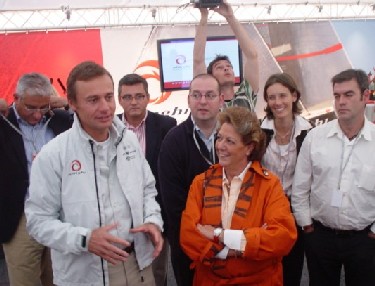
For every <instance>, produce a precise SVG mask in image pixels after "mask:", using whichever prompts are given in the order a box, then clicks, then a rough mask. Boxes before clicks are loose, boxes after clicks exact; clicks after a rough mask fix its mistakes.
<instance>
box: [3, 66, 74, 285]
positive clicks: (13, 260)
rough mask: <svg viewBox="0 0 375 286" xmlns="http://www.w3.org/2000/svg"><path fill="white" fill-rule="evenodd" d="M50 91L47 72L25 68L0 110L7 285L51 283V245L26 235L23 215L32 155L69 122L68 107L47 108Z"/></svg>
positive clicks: (36, 153) (68, 125)
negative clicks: (7, 103) (9, 102)
mask: <svg viewBox="0 0 375 286" xmlns="http://www.w3.org/2000/svg"><path fill="white" fill-rule="evenodd" d="M52 94H53V89H52V85H51V84H50V80H49V79H48V78H47V77H46V76H44V75H42V74H39V73H29V74H25V75H23V76H22V77H21V78H20V79H19V81H18V83H17V87H16V92H15V94H14V103H13V104H12V105H11V107H10V108H9V109H8V112H7V113H8V115H7V117H5V116H4V115H0V157H1V160H0V229H1V231H0V242H1V243H2V244H3V248H4V253H5V259H6V262H7V267H8V274H9V281H10V284H11V285H26V286H27V285H30V286H35V285H40V283H41V284H42V285H53V282H52V269H51V260H50V254H49V250H48V249H47V248H46V247H44V246H42V245H41V244H39V243H37V242H36V241H35V240H34V239H32V238H31V237H30V236H29V235H28V233H27V231H26V219H25V215H24V201H25V199H26V198H27V197H28V187H29V174H30V169H31V165H32V163H33V160H34V158H35V157H36V156H38V153H39V151H40V150H41V148H42V147H43V146H44V145H45V144H46V143H47V142H49V141H50V140H51V139H52V138H53V137H55V136H56V135H58V134H60V133H62V132H64V131H65V130H67V129H69V128H70V127H71V124H72V122H71V117H70V115H69V113H68V112H66V111H64V110H53V111H52V110H50V98H51V96H52ZM46 176H48V174H46Z"/></svg>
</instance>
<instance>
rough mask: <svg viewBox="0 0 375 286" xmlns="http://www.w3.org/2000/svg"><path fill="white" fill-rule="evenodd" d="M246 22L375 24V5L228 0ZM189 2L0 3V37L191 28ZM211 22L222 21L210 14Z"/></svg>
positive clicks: (194, 15)
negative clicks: (70, 31)
mask: <svg viewBox="0 0 375 286" xmlns="http://www.w3.org/2000/svg"><path fill="white" fill-rule="evenodd" d="M228 2H229V3H230V4H231V5H232V7H233V9H234V11H235V14H236V17H237V18H238V19H239V20H240V21H242V22H269V21H280V22H282V21H308V20H314V21H320V20H328V19H329V20H333V19H375V0H372V1H362V0H354V1H353V0H339V1H324V0H319V1H310V0H302V1H299V0H272V1H267V0H260V1H256V0H255V1H253V0H229V1H228ZM199 18H200V13H199V10H198V9H194V8H193V5H192V4H190V0H144V1H139V0H59V1H56V0H52V1H51V0H0V33H6V32H11V31H33V30H64V29H78V28H95V27H97V28H103V27H124V26H141V25H187V24H195V23H197V22H198V21H199ZM210 22H211V23H221V22H223V18H222V17H221V16H220V15H217V14H214V13H212V14H211V16H210Z"/></svg>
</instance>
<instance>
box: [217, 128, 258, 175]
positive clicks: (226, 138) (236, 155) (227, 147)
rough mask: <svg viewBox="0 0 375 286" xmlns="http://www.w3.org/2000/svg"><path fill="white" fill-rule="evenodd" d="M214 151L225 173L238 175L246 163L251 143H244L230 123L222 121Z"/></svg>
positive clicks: (251, 147)
mask: <svg viewBox="0 0 375 286" xmlns="http://www.w3.org/2000/svg"><path fill="white" fill-rule="evenodd" d="M215 146H216V153H217V156H218V158H219V163H220V165H222V166H223V167H224V169H225V170H226V172H227V173H230V174H234V175H239V174H240V173H241V172H242V171H243V169H244V168H245V167H246V165H247V164H248V156H249V155H250V154H251V152H252V150H253V145H252V144H249V145H245V144H244V143H243V141H242V138H241V135H240V134H239V133H238V132H237V131H236V130H235V129H234V127H233V125H232V124H229V123H224V124H223V125H222V126H221V128H220V129H219V131H218V134H217V139H216V144H215Z"/></svg>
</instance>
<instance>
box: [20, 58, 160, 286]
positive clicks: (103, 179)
mask: <svg viewBox="0 0 375 286" xmlns="http://www.w3.org/2000/svg"><path fill="white" fill-rule="evenodd" d="M67 94H68V101H69V105H70V107H71V108H72V110H73V111H75V118H74V119H75V120H74V124H73V127H72V128H71V129H70V130H68V131H67V132H65V133H63V134H61V136H58V137H56V138H55V139H54V140H53V141H51V142H50V144H48V145H46V146H45V148H43V149H42V151H41V152H40V153H39V155H38V157H37V158H36V160H35V161H34V164H33V167H32V171H31V183H30V190H29V192H30V197H29V199H28V200H27V201H26V207H25V213H26V217H27V228H28V231H29V233H30V235H31V236H33V237H34V238H35V239H36V240H37V241H39V242H40V243H41V244H44V245H47V246H48V247H50V248H51V249H52V262H53V272H54V283H55V284H56V285H154V283H155V282H154V277H153V274H152V269H151V267H150V265H151V262H152V260H153V258H155V257H156V256H157V255H158V254H159V253H160V250H161V249H162V245H163V239H162V236H161V231H162V229H163V222H162V219H161V215H160V207H159V205H158V204H157V202H156V201H155V196H156V194H157V192H156V189H155V179H154V177H153V175H152V172H151V170H150V167H149V165H148V163H147V161H146V160H145V158H144V155H143V153H142V150H141V148H140V145H139V143H138V140H137V138H136V136H135V135H134V134H133V133H132V132H130V131H128V130H127V129H126V128H125V126H124V124H123V123H122V122H121V120H119V119H118V118H117V116H114V112H115V100H114V84H113V79H112V77H111V75H110V74H109V72H108V71H107V70H106V69H104V68H103V67H102V66H100V65H98V64H96V63H93V62H83V63H81V64H78V65H77V66H76V67H74V68H73V70H72V71H71V72H70V74H69V77H68V81H67Z"/></svg>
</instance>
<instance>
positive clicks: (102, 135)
mask: <svg viewBox="0 0 375 286" xmlns="http://www.w3.org/2000/svg"><path fill="white" fill-rule="evenodd" d="M75 89H76V99H75V100H70V101H69V105H70V106H71V108H72V110H73V111H75V112H76V113H77V115H78V118H79V120H80V122H81V125H82V128H83V129H84V130H85V131H86V132H87V134H89V135H90V136H91V137H92V138H93V139H95V140H96V141H99V142H101V141H105V140H106V139H107V138H108V134H109V128H110V127H111V125H112V120H113V116H114V112H115V109H116V103H115V99H114V94H113V92H114V91H113V82H112V79H111V78H110V77H109V76H108V75H102V76H98V77H95V78H93V79H91V80H88V81H77V82H76V84H75Z"/></svg>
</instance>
